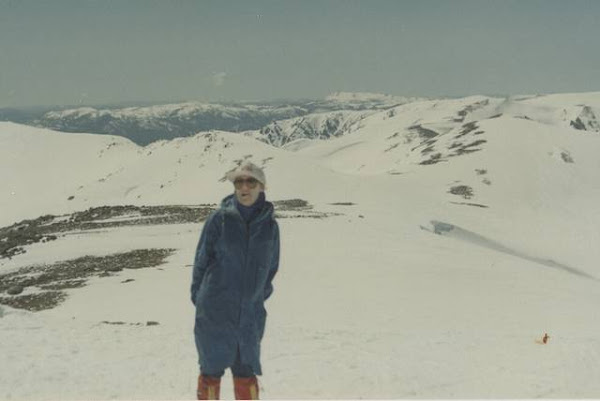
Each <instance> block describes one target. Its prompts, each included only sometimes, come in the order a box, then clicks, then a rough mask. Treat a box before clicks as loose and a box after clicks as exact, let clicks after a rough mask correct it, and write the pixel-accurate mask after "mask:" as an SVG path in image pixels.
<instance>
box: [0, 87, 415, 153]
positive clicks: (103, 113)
mask: <svg viewBox="0 0 600 401" xmlns="http://www.w3.org/2000/svg"><path fill="white" fill-rule="evenodd" d="M416 99H417V98H405V97H395V96H390V95H380V94H372V93H346V92H340V93H335V94H332V95H330V96H328V97H327V98H325V99H322V100H304V101H285V100H281V101H277V102H265V103H201V102H185V103H174V104H164V105H152V106H142V107H120V108H119V107H116V108H112V107H110V108H109V107H105V108H95V107H79V108H70V109H61V110H52V111H48V110H43V113H40V112H38V113H37V114H36V113H23V112H19V111H18V110H12V109H4V112H3V110H0V120H5V121H12V122H18V123H22V124H27V125H32V126H37V127H43V128H50V129H53V130H57V131H63V132H74V133H77V132H86V133H95V134H107V135H118V136H123V137H126V138H128V139H130V140H132V141H133V142H135V143H137V144H138V145H142V146H145V145H148V144H150V143H152V142H155V141H158V140H165V139H166V140H169V139H173V138H178V137H187V136H192V135H195V134H197V133H198V132H203V131H211V130H219V131H229V132H244V131H254V130H262V129H263V128H264V129H265V131H264V132H270V133H271V136H269V137H268V138H266V139H265V141H266V142H268V143H271V144H280V145H281V144H284V143H287V142H288V139H289V137H290V134H282V136H281V137H280V138H274V137H273V133H274V132H277V129H276V128H274V126H272V127H271V128H265V127H267V126H271V125H272V124H273V123H274V122H277V121H283V120H289V119H293V118H299V117H305V116H308V115H310V114H314V113H329V112H341V111H366V110H373V111H376V110H382V109H388V108H391V107H394V106H398V105H400V104H405V103H408V102H411V101H414V100H416ZM339 115H340V114H339V113H337V114H335V113H334V114H332V116H331V120H330V121H329V122H324V127H330V129H325V130H323V129H321V130H320V131H319V130H317V129H305V130H304V131H305V132H306V135H307V137H309V138H329V137H331V136H337V135H339V134H340V132H339V131H336V129H338V126H339V124H340V118H339ZM309 120H315V119H314V118H310V119H309ZM342 125H343V124H342ZM317 131H319V132H317ZM299 132H300V131H296V136H298V135H299ZM291 136H292V137H293V136H294V135H291Z"/></svg>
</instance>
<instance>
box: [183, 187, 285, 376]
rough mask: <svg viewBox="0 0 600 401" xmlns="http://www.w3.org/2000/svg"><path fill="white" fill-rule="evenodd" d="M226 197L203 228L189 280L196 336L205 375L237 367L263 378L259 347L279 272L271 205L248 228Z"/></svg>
mask: <svg viewBox="0 0 600 401" xmlns="http://www.w3.org/2000/svg"><path fill="white" fill-rule="evenodd" d="M234 196H235V195H229V196H228V197H226V198H225V199H223V202H222V203H221V207H220V209H218V210H216V211H215V212H213V213H212V214H211V215H210V216H209V217H208V219H207V220H206V222H205V224H204V228H203V229H202V234H201V236H200V241H199V243H198V248H197V250H196V257H195V260H194V272H193V277H192V288H191V295H192V302H193V303H194V305H196V324H195V327H194V334H195V339H196V348H197V349H198V355H199V363H200V366H201V367H202V370H203V371H206V372H218V371H221V370H224V369H226V368H229V367H231V366H232V365H233V363H234V361H235V358H236V354H237V351H238V348H239V352H240V361H241V363H242V364H247V365H250V366H251V367H252V369H253V370H254V373H255V374H257V375H260V374H262V369H261V365H260V341H261V339H262V337H263V334H264V330H265V320H266V317H267V312H266V310H265V308H264V301H265V300H266V299H267V298H269V296H270V295H271V293H272V292H273V285H272V280H273V277H274V276H275V273H276V272H277V270H278V268H279V227H278V225H277V222H276V221H275V218H274V213H273V204H272V203H270V202H265V207H264V208H263V209H262V210H261V211H260V213H259V214H258V215H257V216H256V217H254V218H253V219H252V221H250V222H249V223H246V222H245V221H244V220H243V219H242V216H241V215H240V213H239V211H238V209H237V208H236V207H235V205H234V199H233V197H234Z"/></svg>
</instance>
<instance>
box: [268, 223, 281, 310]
mask: <svg viewBox="0 0 600 401" xmlns="http://www.w3.org/2000/svg"><path fill="white" fill-rule="evenodd" d="M274 224H275V226H274V229H273V231H274V237H275V238H274V240H273V257H272V259H271V266H270V267H269V276H268V278H267V284H266V285H265V301H266V300H267V299H268V298H269V297H270V296H271V294H272V293H273V278H274V277H275V274H277V271H278V270H279V225H278V224H277V221H274Z"/></svg>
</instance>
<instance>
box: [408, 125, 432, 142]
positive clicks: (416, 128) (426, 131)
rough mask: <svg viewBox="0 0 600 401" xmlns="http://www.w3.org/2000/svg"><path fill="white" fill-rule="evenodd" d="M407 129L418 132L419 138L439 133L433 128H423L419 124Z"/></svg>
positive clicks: (429, 137) (426, 137) (430, 136)
mask: <svg viewBox="0 0 600 401" xmlns="http://www.w3.org/2000/svg"><path fill="white" fill-rule="evenodd" d="M408 129H409V130H411V131H414V132H416V133H417V134H419V137H421V139H431V138H435V137H437V136H438V135H439V134H438V133H437V132H435V131H434V130H430V129H427V128H424V127H423V126H421V125H420V124H418V125H413V126H411V127H408Z"/></svg>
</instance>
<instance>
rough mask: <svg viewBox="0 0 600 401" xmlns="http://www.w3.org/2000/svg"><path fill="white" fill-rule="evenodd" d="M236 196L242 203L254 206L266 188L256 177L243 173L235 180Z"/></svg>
mask: <svg viewBox="0 0 600 401" xmlns="http://www.w3.org/2000/svg"><path fill="white" fill-rule="evenodd" d="M233 186H234V188H235V196H236V198H237V200H238V202H240V203H241V204H242V205H244V206H252V205H253V204H254V202H256V200H257V199H258V195H260V193H261V192H262V191H263V190H264V188H263V185H262V184H261V183H260V182H258V181H257V180H256V178H254V177H250V176H249V175H242V176H239V177H238V178H236V179H235V181H234V182H233Z"/></svg>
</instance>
